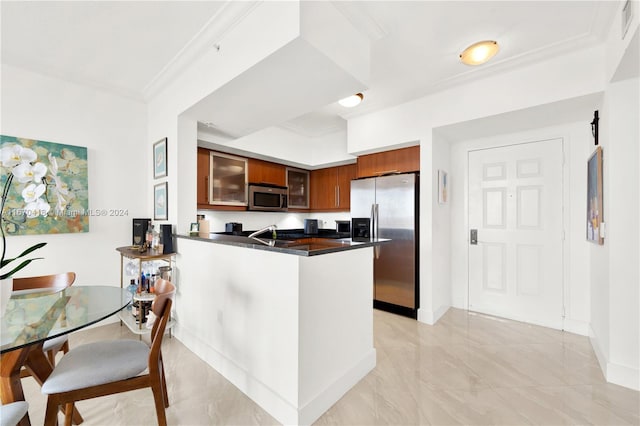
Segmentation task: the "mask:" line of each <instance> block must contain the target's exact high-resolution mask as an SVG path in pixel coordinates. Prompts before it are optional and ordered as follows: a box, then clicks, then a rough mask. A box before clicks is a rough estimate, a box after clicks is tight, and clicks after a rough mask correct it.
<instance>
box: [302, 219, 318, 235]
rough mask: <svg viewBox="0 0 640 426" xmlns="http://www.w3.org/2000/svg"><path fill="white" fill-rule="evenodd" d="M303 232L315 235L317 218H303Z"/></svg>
mask: <svg viewBox="0 0 640 426" xmlns="http://www.w3.org/2000/svg"><path fill="white" fill-rule="evenodd" d="M304 233H305V234H309V235H315V234H317V233H318V219H305V220H304Z"/></svg>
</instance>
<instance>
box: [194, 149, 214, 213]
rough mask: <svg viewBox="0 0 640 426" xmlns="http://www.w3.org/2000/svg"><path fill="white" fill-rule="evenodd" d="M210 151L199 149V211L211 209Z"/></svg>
mask: <svg viewBox="0 0 640 426" xmlns="http://www.w3.org/2000/svg"><path fill="white" fill-rule="evenodd" d="M210 152H211V151H209V150H208V149H206V148H200V147H198V183H197V203H198V209H208V208H211V206H210V205H209V153H210Z"/></svg>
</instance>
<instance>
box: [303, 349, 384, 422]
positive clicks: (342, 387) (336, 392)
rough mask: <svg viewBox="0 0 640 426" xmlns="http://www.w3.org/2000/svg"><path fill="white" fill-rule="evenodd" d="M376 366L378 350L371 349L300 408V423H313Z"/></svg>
mask: <svg viewBox="0 0 640 426" xmlns="http://www.w3.org/2000/svg"><path fill="white" fill-rule="evenodd" d="M375 366H376V350H375V349H371V351H370V352H369V353H368V354H367V355H366V356H365V357H364V358H362V359H361V360H360V361H358V362H357V363H356V364H355V365H354V366H352V367H351V368H350V369H349V370H348V371H347V372H345V374H344V375H343V376H342V377H340V378H339V379H338V380H336V381H335V382H333V384H332V385H331V386H329V387H328V388H327V389H325V390H324V391H323V392H321V393H320V394H318V395H316V396H315V397H314V398H313V399H312V400H311V401H309V402H308V403H307V404H305V405H304V407H302V408H300V409H299V411H298V424H301V425H311V424H312V423H313V422H315V421H316V420H318V419H319V418H320V416H322V415H323V414H324V413H325V411H327V410H328V409H329V408H331V406H332V405H333V404H335V403H336V402H338V401H339V400H340V398H342V397H343V396H344V394H345V393H347V392H348V391H349V389H351V388H352V387H353V386H354V385H355V384H356V383H358V382H359V381H360V380H362V379H363V378H364V376H366V375H367V374H368V373H369V372H370V371H371V370H373V369H374V368H375Z"/></svg>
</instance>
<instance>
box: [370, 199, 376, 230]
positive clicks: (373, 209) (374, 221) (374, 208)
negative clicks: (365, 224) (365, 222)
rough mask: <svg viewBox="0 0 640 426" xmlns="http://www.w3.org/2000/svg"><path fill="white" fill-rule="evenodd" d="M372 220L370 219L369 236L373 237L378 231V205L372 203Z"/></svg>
mask: <svg viewBox="0 0 640 426" xmlns="http://www.w3.org/2000/svg"><path fill="white" fill-rule="evenodd" d="M370 218H371V221H370V225H369V226H370V228H371V229H369V238H373V237H374V236H375V232H376V205H375V204H371V216H370Z"/></svg>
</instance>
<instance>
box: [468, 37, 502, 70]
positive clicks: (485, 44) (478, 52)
mask: <svg viewBox="0 0 640 426" xmlns="http://www.w3.org/2000/svg"><path fill="white" fill-rule="evenodd" d="M496 53H498V42H497V41H494V40H484V41H479V42H477V43H473V44H472V45H471V46H469V47H467V48H466V49H464V50H463V51H462V53H461V54H460V60H461V61H462V62H463V63H465V64H467V65H480V64H484V63H485V62H487V61H488V60H489V59H491V58H493V56H494V55H495V54H496Z"/></svg>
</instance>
